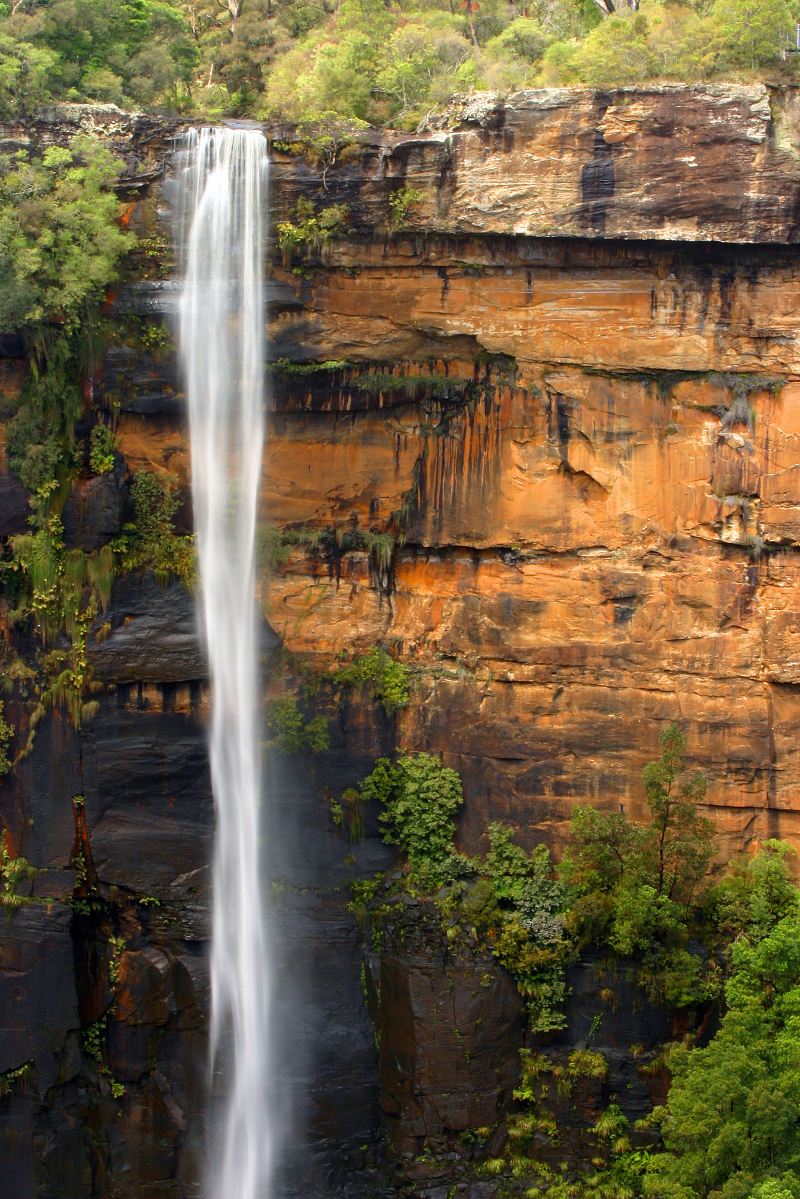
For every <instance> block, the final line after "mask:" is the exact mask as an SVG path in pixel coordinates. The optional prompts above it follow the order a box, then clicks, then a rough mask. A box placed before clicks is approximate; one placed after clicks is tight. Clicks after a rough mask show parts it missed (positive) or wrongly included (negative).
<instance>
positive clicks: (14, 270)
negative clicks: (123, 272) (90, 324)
mask: <svg viewBox="0 0 800 1199" xmlns="http://www.w3.org/2000/svg"><path fill="white" fill-rule="evenodd" d="M118 166H119V164H118V163H117V161H116V159H114V157H113V156H112V155H111V154H110V153H109V151H108V150H107V149H106V148H105V147H104V146H101V145H100V144H99V143H98V142H97V141H95V140H94V139H92V138H89V137H86V136H84V135H79V136H77V137H75V138H73V140H72V142H71V143H70V146H69V148H68V149H65V148H62V147H58V146H51V147H50V148H49V149H47V150H45V152H44V154H43V155H42V158H41V159H40V160H38V161H37V160H34V159H32V158H30V156H29V155H28V154H27V153H26V152H25V151H20V152H19V153H17V154H15V155H14V156H9V155H4V156H2V158H0V329H5V330H16V331H19V330H29V329H37V328H39V327H42V326H43V325H45V324H46V323H47V322H51V321H52V322H54V323H56V324H57V325H58V330H59V334H60V335H63V334H64V333H68V332H70V331H71V330H73V329H74V328H75V327H76V326H77V325H78V324H80V322H81V321H82V319H83V318H84V315H85V312H86V306H87V304H88V303H90V302H91V301H95V300H97V299H98V298H100V297H101V296H102V294H103V290H104V289H105V287H107V285H108V283H109V282H110V281H111V280H112V279H113V278H114V276H115V273H116V270H117V267H118V264H119V261H120V259H121V257H122V255H123V254H125V253H126V252H127V251H128V249H129V248H130V246H131V244H132V239H131V238H130V236H129V235H128V234H126V233H124V232H123V231H122V230H121V229H120V228H119V226H118V225H117V221H116V217H117V208H118V204H117V199H116V196H115V195H114V193H113V190H112V185H113V183H114V180H115V178H116V174H117V168H118Z"/></svg>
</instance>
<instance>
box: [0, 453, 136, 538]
mask: <svg viewBox="0 0 800 1199" xmlns="http://www.w3.org/2000/svg"><path fill="white" fill-rule="evenodd" d="M122 474H123V471H122V469H121V467H119V466H118V467H117V469H116V470H113V471H110V472H109V473H108V474H105V475H97V476H96V477H95V478H93V479H85V480H82V481H81V482H79V483H76V484H75V485H74V486H73V488H72V491H71V492H70V494H69V496H68V498H67V502H66V503H65V505H64V511H63V513H62V520H63V522H64V541H65V543H66V544H67V546H69V548H70V549H72V548H73V547H79V548H80V549H83V550H96V549H98V547H99V546H101V545H105V544H106V542H108V541H110V540H111V539H112V538H113V537H116V536H117V535H118V534H119V532H120V528H121V526H122V509H123V493H122V486H121V481H122ZM1 500H2V496H0V501H1Z"/></svg>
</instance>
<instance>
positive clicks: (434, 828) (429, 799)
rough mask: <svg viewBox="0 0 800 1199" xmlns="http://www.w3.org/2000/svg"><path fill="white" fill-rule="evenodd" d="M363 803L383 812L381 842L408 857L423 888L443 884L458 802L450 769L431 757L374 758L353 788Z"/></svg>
mask: <svg viewBox="0 0 800 1199" xmlns="http://www.w3.org/2000/svg"><path fill="white" fill-rule="evenodd" d="M359 791H360V793H361V797H362V801H363V802H370V801H377V802H378V803H380V804H381V805H382V807H383V811H382V812H381V814H380V817H379V820H380V823H381V825H382V827H383V839H384V840H385V841H388V842H389V844H390V845H397V846H398V847H399V848H400V849H401V850H402V851H403V853H405V855H406V857H407V858H408V864H409V867H410V870H411V873H412V875H414V876H415V878H416V879H417V880H418V881H419V882H420V884H421V885H423V886H426V887H428V886H436V885H438V884H439V883H440V882H441V881H443V880H444V878H445V875H446V866H447V863H448V860H449V859H450V858H451V857H452V855H453V853H454V837H455V815H456V812H457V811H458V809H459V808H460V807H461V805H462V803H463V802H464V794H463V791H462V789H461V779H460V777H459V775H458V772H457V771H456V770H452V769H451V768H450V767H449V766H444V765H442V763H441V762H440V761H439V759H438V758H435V757H433V756H432V755H431V754H424V753H421V754H403V755H402V756H401V757H399V758H398V759H397V761H396V762H390V761H389V759H388V758H379V759H378V761H377V762H376V763H375V767H374V769H373V771H372V772H371V774H369V775H367V777H366V778H365V779H363V780H362V782H361V783H360V785H359Z"/></svg>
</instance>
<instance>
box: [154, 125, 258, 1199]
mask: <svg viewBox="0 0 800 1199" xmlns="http://www.w3.org/2000/svg"><path fill="white" fill-rule="evenodd" d="M177 166H178V194H179V201H178V214H179V222H180V228H179V238H180V241H181V244H182V255H183V288H182V292H181V300H180V354H181V361H182V367H183V375H184V379H185V383H186V390H187V397H188V406H189V426H190V433H191V453H192V500H193V505H194V521H195V530H196V536H197V551H198V559H199V566H200V596H201V604H200V606H201V626H202V628H203V630H204V635H205V644H206V648H207V653H208V662H209V671H210V678H211V729H210V757H211V782H212V788H213V792H214V804H215V811H216V840H215V851H214V869H213V892H214V901H213V921H214V925H213V946H212V958H211V1002H212V1018H211V1048H210V1053H211V1067H212V1071H213V1072H214V1074H215V1075H216V1074H219V1073H222V1075H223V1081H222V1090H223V1099H222V1110H221V1116H220V1122H219V1129H218V1130H217V1131H216V1132H215V1137H216V1140H215V1142H214V1144H213V1147H212V1153H211V1156H212V1160H213V1165H212V1166H211V1167H210V1184H209V1194H210V1196H211V1197H213V1199H269V1196H270V1193H271V1192H270V1176H271V1173H272V1167H273V1158H274V1154H275V1137H276V1133H275V1122H274V1120H273V1119H271V1118H270V1117H271V1113H270V1112H269V1111H268V1107H269V1102H268V1088H269V1085H270V1081H271V1064H272V1063H271V1048H270V1031H269V1016H270V993H269V947H268V927H267V921H266V915H265V910H264V902H263V898H262V887H261V870H260V826H261V820H260V810H259V809H260V804H261V790H262V768H261V722H260V716H259V712H260V686H259V644H258V625H257V621H256V607H255V596H254V588H255V532H256V510H257V502H258V489H259V479H260V476H261V460H262V450H263V438H264V336H265V334H264V302H263V274H264V236H265V229H264V227H265V221H266V203H265V198H266V187H267V169H268V168H267V154H266V142H265V140H264V137H263V135H262V134H261V133H260V132H259V131H257V130H252V129H241V128H217V129H202V130H200V131H194V130H193V131H190V132H189V133H187V134H186V135H185V138H184V141H183V144H182V148H181V150H180V152H179V154H178V158H177Z"/></svg>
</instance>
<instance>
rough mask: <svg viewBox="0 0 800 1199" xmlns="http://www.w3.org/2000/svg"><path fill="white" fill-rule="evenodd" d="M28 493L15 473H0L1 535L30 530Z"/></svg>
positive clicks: (7, 535)
mask: <svg viewBox="0 0 800 1199" xmlns="http://www.w3.org/2000/svg"><path fill="white" fill-rule="evenodd" d="M29 514H30V508H29V507H28V493H27V491H26V490H25V488H24V487H23V486H22V484H21V483H20V482H19V480H18V479H15V478H14V476H13V475H4V474H0V537H9V536H11V535H12V534H14V533H26V532H27V531H28V516H29Z"/></svg>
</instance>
